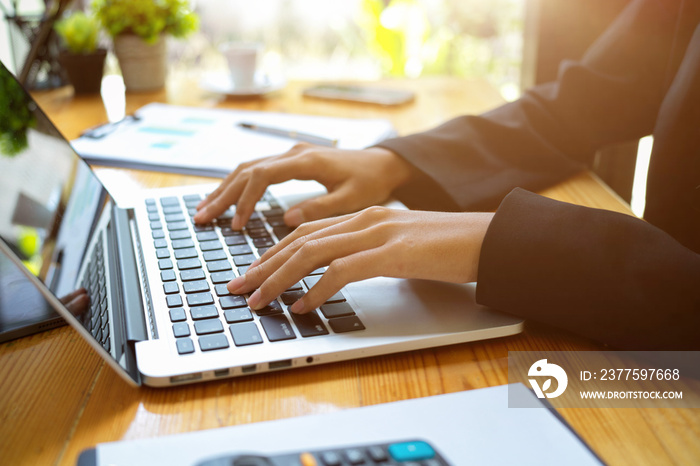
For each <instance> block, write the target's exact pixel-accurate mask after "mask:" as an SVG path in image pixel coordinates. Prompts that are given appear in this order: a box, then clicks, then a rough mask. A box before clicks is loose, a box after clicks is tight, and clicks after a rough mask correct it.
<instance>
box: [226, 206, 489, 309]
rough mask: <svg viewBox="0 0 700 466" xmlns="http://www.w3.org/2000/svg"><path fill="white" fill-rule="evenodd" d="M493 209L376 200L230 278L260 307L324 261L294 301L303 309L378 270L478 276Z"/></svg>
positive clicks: (296, 236)
mask: <svg viewBox="0 0 700 466" xmlns="http://www.w3.org/2000/svg"><path fill="white" fill-rule="evenodd" d="M492 218H493V214H490V213H445V212H421V211H405V210H394V209H388V208H384V207H370V208H368V209H365V210H363V211H361V212H359V213H356V214H350V215H345V216H342V217H336V218H329V219H323V220H318V221H315V222H310V223H305V224H303V225H301V226H300V227H299V228H297V229H296V230H295V231H294V232H293V233H291V234H290V235H289V236H287V237H286V238H284V240H282V241H280V242H279V243H278V244H276V245H275V246H273V247H272V248H271V249H270V250H269V251H267V252H266V253H265V254H264V255H263V256H262V257H261V258H260V259H258V260H257V261H256V262H254V263H253V264H252V265H251V266H250V268H249V269H248V271H247V273H246V274H245V275H243V276H241V277H238V278H235V279H234V280H232V281H231V282H229V283H228V289H229V291H230V292H231V293H235V294H245V293H249V292H251V291H253V290H256V291H255V292H254V293H253V294H251V295H250V297H249V298H248V305H249V306H250V307H251V308H252V309H260V308H262V307H264V306H266V305H267V304H269V303H270V302H271V301H272V300H274V299H275V298H277V296H279V295H280V294H281V293H283V292H284V291H285V290H287V289H288V288H289V287H291V286H292V285H293V284H294V283H296V282H298V281H299V280H301V279H302V278H304V277H305V276H307V275H308V274H309V273H310V272H312V271H314V270H316V269H317V268H319V267H323V266H328V269H327V270H326V272H325V273H324V274H323V277H322V278H321V280H320V281H319V282H318V283H317V284H316V285H315V286H314V287H312V288H311V289H310V290H309V291H308V293H307V294H306V295H305V296H304V297H302V298H301V299H300V300H299V301H297V302H296V303H294V304H293V305H292V306H291V309H290V310H291V311H292V312H295V313H299V314H303V313H306V312H309V311H311V310H313V309H315V308H318V307H319V306H321V305H322V304H323V303H324V302H325V301H326V300H327V299H329V298H330V297H331V296H333V295H334V294H335V293H336V292H338V291H339V290H340V289H341V288H342V287H343V286H345V285H346V284H348V283H350V282H354V281H359V280H364V279H367V278H371V277H378V276H384V277H394V278H421V279H430V280H441V281H446V282H452V283H466V282H470V281H475V280H476V278H477V277H476V275H477V270H478V265H479V254H480V251H481V243H482V242H483V239H484V236H485V235H486V230H487V228H488V225H489V223H490V222H491V219H492Z"/></svg>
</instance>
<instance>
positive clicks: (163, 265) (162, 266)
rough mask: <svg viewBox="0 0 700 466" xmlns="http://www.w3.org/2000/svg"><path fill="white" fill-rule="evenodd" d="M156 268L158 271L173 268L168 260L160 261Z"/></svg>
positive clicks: (171, 262)
mask: <svg viewBox="0 0 700 466" xmlns="http://www.w3.org/2000/svg"><path fill="white" fill-rule="evenodd" d="M158 268H159V269H160V270H167V269H172V268H173V261H171V260H170V259H160V260H159V261H158Z"/></svg>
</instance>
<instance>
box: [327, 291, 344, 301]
mask: <svg viewBox="0 0 700 466" xmlns="http://www.w3.org/2000/svg"><path fill="white" fill-rule="evenodd" d="M342 301H345V296H344V295H343V293H342V292H340V291H338V292H337V293H336V294H334V295H333V296H331V297H330V298H328V299H327V300H326V304H332V303H340V302H342Z"/></svg>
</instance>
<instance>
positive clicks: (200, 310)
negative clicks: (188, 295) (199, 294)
mask: <svg viewBox="0 0 700 466" xmlns="http://www.w3.org/2000/svg"><path fill="white" fill-rule="evenodd" d="M190 314H191V315H192V320H202V319H211V318H212V317H218V316H219V310H218V309H217V308H216V306H211V305H209V306H194V307H191V308H190Z"/></svg>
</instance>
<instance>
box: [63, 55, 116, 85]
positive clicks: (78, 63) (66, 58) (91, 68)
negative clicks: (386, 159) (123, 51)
mask: <svg viewBox="0 0 700 466" xmlns="http://www.w3.org/2000/svg"><path fill="white" fill-rule="evenodd" d="M106 56H107V51H106V50H104V49H98V50H96V51H95V52H93V53H87V54H75V53H71V52H61V53H60V55H59V57H58V61H59V63H60V64H61V67H62V68H63V69H64V70H65V72H66V74H67V75H68V79H69V81H70V83H71V84H72V85H73V89H74V90H75V93H76V94H94V93H96V92H100V87H101V85H102V73H103V72H104V66H105V57H106Z"/></svg>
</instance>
